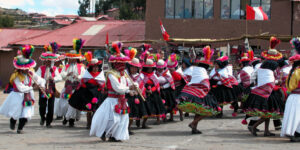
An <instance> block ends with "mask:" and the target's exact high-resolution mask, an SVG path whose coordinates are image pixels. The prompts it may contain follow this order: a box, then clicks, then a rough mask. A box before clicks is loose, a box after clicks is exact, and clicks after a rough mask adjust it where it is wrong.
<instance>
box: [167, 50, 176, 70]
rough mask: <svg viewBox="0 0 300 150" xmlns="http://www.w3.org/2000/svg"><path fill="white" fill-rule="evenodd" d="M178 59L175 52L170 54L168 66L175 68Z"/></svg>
mask: <svg viewBox="0 0 300 150" xmlns="http://www.w3.org/2000/svg"><path fill="white" fill-rule="evenodd" d="M178 60H179V58H178V56H177V55H176V54H175V53H173V54H171V55H170V56H169V58H168V65H167V66H168V68H176V67H177V66H178Z"/></svg>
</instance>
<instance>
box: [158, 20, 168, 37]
mask: <svg viewBox="0 0 300 150" xmlns="http://www.w3.org/2000/svg"><path fill="white" fill-rule="evenodd" d="M160 30H161V33H162V35H163V37H164V40H165V41H169V38H170V35H169V34H168V33H167V31H166V29H165V27H164V25H163V24H162V22H161V20H160Z"/></svg>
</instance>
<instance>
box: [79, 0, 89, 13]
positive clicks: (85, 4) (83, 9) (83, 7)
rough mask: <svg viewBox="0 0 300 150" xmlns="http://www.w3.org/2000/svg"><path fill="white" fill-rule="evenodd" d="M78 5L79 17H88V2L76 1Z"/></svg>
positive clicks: (86, 0) (83, 0) (84, 0)
mask: <svg viewBox="0 0 300 150" xmlns="http://www.w3.org/2000/svg"><path fill="white" fill-rule="evenodd" d="M78 3H79V10H78V15H79V16H88V14H89V7H90V0H78Z"/></svg>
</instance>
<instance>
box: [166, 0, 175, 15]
mask: <svg viewBox="0 0 300 150" xmlns="http://www.w3.org/2000/svg"><path fill="white" fill-rule="evenodd" d="M166 18H174V0H166Z"/></svg>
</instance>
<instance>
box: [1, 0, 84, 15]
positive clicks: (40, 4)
mask: <svg viewBox="0 0 300 150" xmlns="http://www.w3.org/2000/svg"><path fill="white" fill-rule="evenodd" d="M0 7H3V8H19V9H22V10H24V11H26V12H28V13H32V12H38V13H43V14H45V15H48V16H55V15H59V14H68V15H69V14H72V15H77V10H78V8H79V4H78V0H0Z"/></svg>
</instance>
